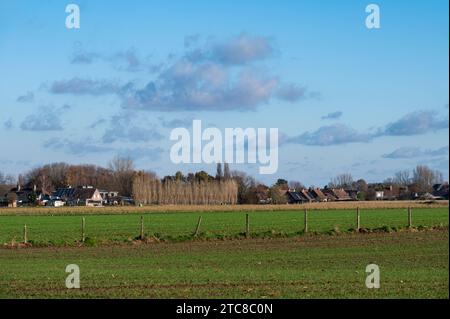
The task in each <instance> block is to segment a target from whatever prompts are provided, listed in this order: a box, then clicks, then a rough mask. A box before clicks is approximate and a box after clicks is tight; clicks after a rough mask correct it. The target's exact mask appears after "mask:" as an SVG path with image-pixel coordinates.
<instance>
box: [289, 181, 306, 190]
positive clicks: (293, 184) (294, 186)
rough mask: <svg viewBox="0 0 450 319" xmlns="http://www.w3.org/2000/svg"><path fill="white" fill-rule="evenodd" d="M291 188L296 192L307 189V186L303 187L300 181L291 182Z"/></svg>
mask: <svg viewBox="0 0 450 319" xmlns="http://www.w3.org/2000/svg"><path fill="white" fill-rule="evenodd" d="M289 188H291V189H295V190H296V191H299V190H301V189H304V188H306V187H305V185H303V184H302V183H300V182H299V181H289Z"/></svg>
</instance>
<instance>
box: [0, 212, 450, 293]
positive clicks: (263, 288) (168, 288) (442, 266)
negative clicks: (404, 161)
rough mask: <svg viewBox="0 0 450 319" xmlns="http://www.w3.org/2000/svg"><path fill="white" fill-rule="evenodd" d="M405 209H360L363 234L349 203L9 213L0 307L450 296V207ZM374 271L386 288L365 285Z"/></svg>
mask: <svg viewBox="0 0 450 319" xmlns="http://www.w3.org/2000/svg"><path fill="white" fill-rule="evenodd" d="M402 204H403V206H396V205H399V204H397V203H396V205H392V206H391V207H387V206H384V207H383V206H378V207H368V206H364V205H361V209H360V226H361V231H360V232H356V231H355V227H356V209H355V207H356V206H351V205H350V206H340V207H339V208H340V209H336V208H332V207H326V209H324V206H318V207H311V206H306V205H305V206H289V209H284V210H283V209H280V210H276V209H269V208H270V206H264V209H263V210H261V211H258V210H257V208H258V207H255V208H256V209H254V208H251V209H250V208H249V207H244V208H246V209H244V208H243V207H236V206H233V207H232V208H233V209H228V210H227V209H226V207H225V208H224V207H222V210H219V209H218V207H213V208H211V207H205V209H204V210H194V209H192V207H182V208H180V207H178V208H177V209H175V208H174V207H113V208H91V209H89V208H70V207H65V208H64V209H61V210H60V209H55V210H49V211H46V209H47V210H48V208H17V209H5V210H2V211H1V213H0V243H1V244H2V246H0V298H448V271H449V268H448V267H449V264H448V257H449V255H448V253H449V244H448V234H449V233H448V225H449V212H448V206H446V205H442V204H433V205H429V204H417V203H414V204H415V205H416V206H413V205H405V203H402ZM347 205H348V204H347ZM378 205H380V204H378ZM385 205H386V204H385ZM358 206H360V205H358ZM410 206H412V207H414V208H413V209H412V225H413V228H411V229H409V228H408V227H407V226H408V210H407V208H406V207H410ZM273 207H274V206H273ZM304 207H308V233H304V222H305V221H304V211H303V209H302V208H304ZM156 208H159V209H156ZM208 208H209V209H208ZM238 208H239V209H238ZM123 209H125V211H124V210H123ZM50 212H51V213H50ZM247 214H248V216H249V236H248V237H249V238H246V236H245V231H246V215H247ZM200 216H201V217H202V222H201V226H200V229H199V233H198V236H197V237H194V236H193V232H194V230H195V229H196V226H197V222H198V219H199V217H200ZM83 218H84V219H85V222H86V228H85V235H86V240H85V242H84V243H82V242H81V240H80V238H81V221H82V219H83ZM141 218H142V219H141ZM141 220H142V221H143V225H144V234H145V240H140V238H139V234H140V227H141V225H142V224H141ZM25 224H26V225H27V239H28V244H27V245H24V244H22V243H21V242H22V241H23V226H24V225H25ZM371 263H375V264H377V265H379V266H380V271H381V278H382V279H381V288H380V289H367V288H366V287H365V285H364V283H365V278H366V275H367V274H366V273H365V267H366V266H367V265H368V264H371ZM68 264H77V265H79V267H80V271H81V289H70V290H69V289H67V288H66V287H65V284H64V283H65V278H66V276H67V273H66V272H65V267H66V265H68Z"/></svg>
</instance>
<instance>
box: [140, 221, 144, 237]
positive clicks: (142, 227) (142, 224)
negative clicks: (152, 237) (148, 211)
mask: <svg viewBox="0 0 450 319" xmlns="http://www.w3.org/2000/svg"><path fill="white" fill-rule="evenodd" d="M140 239H144V216H141V234H140Z"/></svg>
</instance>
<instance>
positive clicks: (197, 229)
mask: <svg viewBox="0 0 450 319" xmlns="http://www.w3.org/2000/svg"><path fill="white" fill-rule="evenodd" d="M201 223H202V216H200V217H199V218H198V222H197V227H196V228H195V233H194V237H197V235H198V233H199V231H200V224H201Z"/></svg>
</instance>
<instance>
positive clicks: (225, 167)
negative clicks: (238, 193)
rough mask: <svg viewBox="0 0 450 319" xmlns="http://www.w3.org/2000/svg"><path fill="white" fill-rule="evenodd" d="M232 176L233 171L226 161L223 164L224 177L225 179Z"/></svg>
mask: <svg viewBox="0 0 450 319" xmlns="http://www.w3.org/2000/svg"><path fill="white" fill-rule="evenodd" d="M231 177H232V176H231V172H230V165H229V164H228V163H224V164H223V178H224V179H230V178H231Z"/></svg>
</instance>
